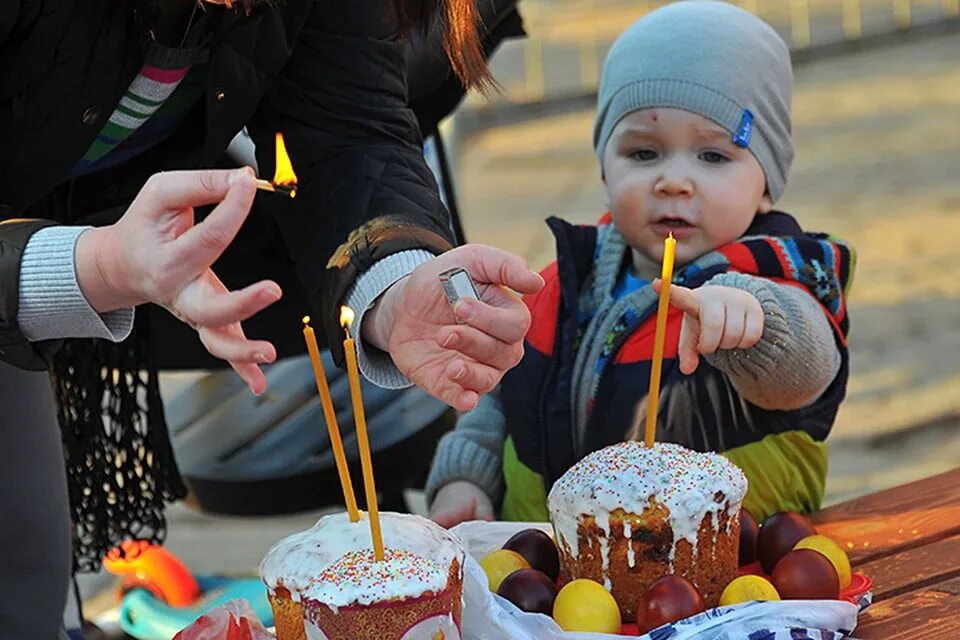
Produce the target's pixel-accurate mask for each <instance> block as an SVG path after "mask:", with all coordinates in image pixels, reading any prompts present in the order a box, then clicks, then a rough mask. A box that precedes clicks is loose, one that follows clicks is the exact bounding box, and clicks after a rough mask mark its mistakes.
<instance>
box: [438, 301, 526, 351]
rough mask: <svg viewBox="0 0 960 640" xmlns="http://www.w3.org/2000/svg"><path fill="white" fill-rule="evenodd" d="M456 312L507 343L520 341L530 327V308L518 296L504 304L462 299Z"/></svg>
mask: <svg viewBox="0 0 960 640" xmlns="http://www.w3.org/2000/svg"><path fill="white" fill-rule="evenodd" d="M454 313H455V314H456V316H457V318H459V319H460V320H462V321H463V322H464V323H466V324H467V325H469V326H471V327H473V328H475V329H477V330H478V331H480V332H482V333H485V334H487V335H489V336H491V337H493V338H496V339H497V340H501V341H503V342H505V343H507V344H515V343H519V342H520V341H521V340H523V338H524V336H526V335H527V331H528V330H529V329H530V310H529V309H528V308H527V305H525V304H523V302H522V301H521V300H517V299H516V298H513V299H512V301H507V302H505V303H504V306H492V305H489V304H486V303H484V302H481V301H479V300H461V301H460V302H458V303H457V306H456V307H455V308H454Z"/></svg>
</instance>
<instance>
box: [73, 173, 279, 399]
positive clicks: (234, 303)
mask: <svg viewBox="0 0 960 640" xmlns="http://www.w3.org/2000/svg"><path fill="white" fill-rule="evenodd" d="M255 193H256V186H255V178H254V175H253V172H252V171H251V170H250V169H237V170H232V171H223V170H217V171H214V170H206V171H172V172H167V173H159V174H156V175H154V176H152V177H151V178H150V179H149V180H148V181H147V183H146V184H145V185H144V187H143V189H141V190H140V193H139V194H138V195H137V197H136V199H135V200H134V201H133V204H131V205H130V208H129V209H127V211H126V213H125V214H124V215H123V217H122V218H121V219H120V220H118V221H117V222H116V224H113V225H110V226H107V227H101V228H98V229H91V230H90V231H87V232H85V233H84V234H83V235H81V236H80V238H79V240H78V241H77V248H76V256H75V260H76V266H77V281H78V283H79V285H80V288H81V290H82V291H83V293H84V295H85V296H86V298H87V300H88V302H89V303H90V306H91V307H93V309H94V310H96V311H97V312H98V313H105V312H107V311H112V310H114V309H120V308H125V307H134V306H137V305H139V304H142V303H145V302H153V303H155V304H158V305H161V306H162V307H164V308H166V309H167V310H168V311H170V312H171V313H173V314H174V315H175V316H176V317H177V318H179V319H180V320H182V321H183V322H185V323H187V324H189V325H190V326H192V327H194V328H195V329H196V330H197V331H198V332H199V334H200V340H201V341H202V342H203V345H204V346H205V347H206V348H207V350H208V351H209V352H210V353H211V354H212V355H214V356H216V357H218V358H222V359H223V360H226V361H228V362H229V363H230V365H231V366H232V367H233V368H234V369H235V370H236V372H237V373H238V374H239V375H240V377H241V378H242V379H243V380H244V382H246V383H247V384H248V385H249V386H250V389H251V390H252V391H253V392H254V393H257V394H259V393H262V392H263V391H264V390H265V389H266V384H267V383H266V378H265V377H264V375H263V372H262V371H261V370H260V367H259V365H260V364H262V363H268V362H273V361H274V360H275V359H276V349H275V348H274V346H273V345H272V344H271V343H270V342H266V341H263V340H248V339H247V338H246V336H245V335H244V333H243V329H242V328H241V326H240V322H241V321H242V320H245V319H247V318H249V317H250V316H252V315H254V314H255V313H257V312H258V311H260V310H262V309H264V308H265V307H267V306H269V305H271V304H273V303H274V302H276V301H277V300H279V299H280V295H281V290H280V286H279V285H277V284H276V283H275V282H272V281H270V280H261V281H260V282H257V283H255V284H252V285H250V286H248V287H246V288H244V289H241V290H239V291H228V290H227V288H226V287H225V286H224V285H223V283H222V282H221V281H220V279H219V278H218V277H217V276H216V274H215V273H214V272H213V271H212V270H211V269H210V265H212V264H213V262H214V261H215V260H216V259H217V258H218V257H219V256H220V254H221V253H223V251H224V249H226V248H227V245H229V244H230V242H231V241H232V240H233V238H234V236H236V234H237V231H239V229H240V227H241V225H242V224H243V221H244V220H245V219H246V217H247V215H248V214H249V212H250V206H251V205H252V203H253V197H254V194H255ZM215 202H218V203H219V204H218V205H217V206H216V208H214V210H213V211H212V212H211V213H210V215H208V216H207V217H206V218H205V219H204V220H203V221H202V222H199V223H197V224H195V223H194V211H193V207H195V206H200V205H205V204H213V203H215Z"/></svg>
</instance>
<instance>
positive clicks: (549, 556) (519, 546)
mask: <svg viewBox="0 0 960 640" xmlns="http://www.w3.org/2000/svg"><path fill="white" fill-rule="evenodd" d="M503 548H504V549H510V550H511V551H516V552H517V553H519V554H520V555H522V556H523V557H524V558H526V559H527V562H529V563H530V566H531V567H532V568H534V569H536V570H537V571H542V572H544V573H545V574H547V575H548V576H549V577H550V579H551V580H554V581H555V580H556V579H557V576H559V575H560V554H559V553H557V545H555V544H554V543H553V538H551V537H550V536H548V535H547V534H546V533H544V532H543V531H541V530H540V529H524V530H523V531H518V532H517V533H515V534H513V535H512V536H511V537H510V539H509V540H507V542H506V544H504V545H503Z"/></svg>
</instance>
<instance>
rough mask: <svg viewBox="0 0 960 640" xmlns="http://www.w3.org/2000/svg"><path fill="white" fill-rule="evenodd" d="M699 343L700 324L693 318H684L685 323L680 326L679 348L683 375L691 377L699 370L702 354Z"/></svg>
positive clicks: (678, 354) (678, 353)
mask: <svg viewBox="0 0 960 640" xmlns="http://www.w3.org/2000/svg"><path fill="white" fill-rule="evenodd" d="M699 341H700V327H699V323H698V322H697V320H696V319H695V318H694V317H693V316H687V315H685V316H683V323H682V324H681V325H680V343H679V345H678V346H677V356H678V357H679V358H680V372H681V373H684V374H686V375H690V374H691V373H693V372H694V371H696V370H697V365H699V364H700V352H699V351H698V349H697V343H698V342H699Z"/></svg>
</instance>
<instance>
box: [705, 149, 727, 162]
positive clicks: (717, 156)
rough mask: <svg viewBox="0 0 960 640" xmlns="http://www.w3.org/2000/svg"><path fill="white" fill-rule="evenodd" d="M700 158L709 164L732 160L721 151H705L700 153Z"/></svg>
mask: <svg viewBox="0 0 960 640" xmlns="http://www.w3.org/2000/svg"><path fill="white" fill-rule="evenodd" d="M700 159H701V160H703V161H704V162H706V163H707V164H723V163H724V162H729V161H730V158H728V157H727V156H725V155H724V154H722V153H720V152H719V151H704V152H703V153H701V154H700Z"/></svg>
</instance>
